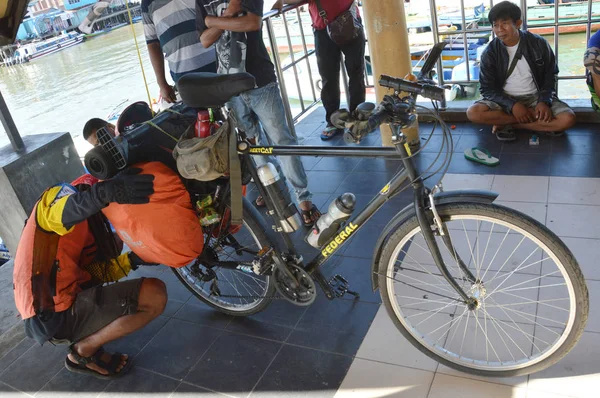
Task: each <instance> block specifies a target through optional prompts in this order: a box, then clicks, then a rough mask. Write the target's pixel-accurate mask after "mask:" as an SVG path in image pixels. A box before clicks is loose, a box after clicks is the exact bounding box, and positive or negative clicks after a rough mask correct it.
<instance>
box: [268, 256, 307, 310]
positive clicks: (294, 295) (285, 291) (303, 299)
mask: <svg viewBox="0 0 600 398" xmlns="http://www.w3.org/2000/svg"><path fill="white" fill-rule="evenodd" d="M288 269H289V270H290V272H291V273H292V274H293V275H294V277H295V278H296V280H297V281H298V282H299V283H300V285H299V286H298V287H296V288H295V289H294V288H292V287H291V286H290V282H292V281H291V280H290V278H289V277H288V276H287V275H285V274H284V273H283V272H281V271H280V270H279V268H275V269H274V270H273V278H274V281H275V288H276V289H277V291H278V292H279V294H281V296H282V297H283V298H284V299H286V300H288V301H289V302H291V303H292V304H295V305H298V306H308V305H311V304H312V303H313V302H314V301H315V299H316V298H317V286H316V285H315V281H314V280H313V278H312V277H311V276H310V275H309V274H308V273H306V271H304V269H302V268H300V267H298V266H296V265H288Z"/></svg>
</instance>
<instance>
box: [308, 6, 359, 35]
mask: <svg viewBox="0 0 600 398" xmlns="http://www.w3.org/2000/svg"><path fill="white" fill-rule="evenodd" d="M316 2H317V8H318V9H319V15H320V16H321V18H323V21H325V25H327V34H328V35H329V37H330V38H331V40H332V41H333V42H334V43H335V44H337V45H338V46H344V45H346V44H348V43H350V42H351V41H353V40H354V39H356V38H357V37H358V36H360V35H361V34H362V30H363V26H362V23H361V21H360V18H359V17H358V13H357V11H358V7H356V5H355V4H354V2H353V3H352V4H351V5H350V8H349V9H347V10H346V11H344V12H343V13H341V14H340V15H338V17H337V18H336V19H335V20H333V21H331V22H329V20H328V19H327V13H326V12H325V10H324V9H323V7H322V6H321V1H320V0H316Z"/></svg>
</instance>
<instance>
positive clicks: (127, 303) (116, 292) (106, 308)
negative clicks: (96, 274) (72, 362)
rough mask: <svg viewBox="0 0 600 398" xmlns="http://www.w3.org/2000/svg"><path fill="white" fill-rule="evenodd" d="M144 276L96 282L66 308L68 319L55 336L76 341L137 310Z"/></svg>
mask: <svg viewBox="0 0 600 398" xmlns="http://www.w3.org/2000/svg"><path fill="white" fill-rule="evenodd" d="M143 280H144V278H140V279H131V280H127V281H123V282H117V283H113V284H110V285H106V286H96V287H92V288H90V289H86V290H84V291H82V292H81V293H79V294H78V295H77V297H76V298H75V302H74V303H73V305H72V306H71V308H69V309H68V310H67V311H66V319H65V322H64V324H63V326H62V328H61V330H60V331H59V332H58V333H56V335H55V339H56V340H68V341H69V342H71V343H76V342H78V341H79V340H81V339H84V338H85V337H87V336H89V335H91V334H94V333H96V332H97V331H98V330H100V329H102V328H103V327H105V326H106V325H108V324H110V323H112V322H113V321H114V320H116V319H117V318H120V317H122V316H125V315H131V314H135V313H136V312H137V307H138V297H139V295H140V289H141V287H142V281H143Z"/></svg>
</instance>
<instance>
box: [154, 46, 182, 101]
mask: <svg viewBox="0 0 600 398" xmlns="http://www.w3.org/2000/svg"><path fill="white" fill-rule="evenodd" d="M147 46H148V55H149V56H150V63H151V64H152V69H153V70H154V76H156V82H157V83H158V87H159V88H160V96H161V97H162V98H163V99H164V100H165V101H167V102H169V103H171V102H174V101H176V100H177V98H176V96H175V92H174V91H173V87H171V86H170V85H169V83H167V79H166V77H165V55H164V54H163V51H162V48H161V47H160V43H159V42H158V41H153V42H150V43H148V44H147Z"/></svg>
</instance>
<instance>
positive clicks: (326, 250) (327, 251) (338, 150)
mask: <svg viewBox="0 0 600 398" xmlns="http://www.w3.org/2000/svg"><path fill="white" fill-rule="evenodd" d="M393 131H394V137H393V138H394V139H393V143H394V146H395V147H394V148H389V147H388V148H386V147H341V146H340V147H336V146H330V147H322V146H289V145H286V146H283V145H281V146H254V145H249V144H248V143H247V142H245V141H241V142H239V143H238V152H239V153H241V154H242V161H243V162H244V163H245V164H246V165H247V167H248V170H249V172H250V174H251V175H252V177H253V178H254V181H255V182H256V185H257V188H258V190H259V193H260V194H261V195H262V196H263V198H265V203H266V205H267V208H268V209H269V212H270V214H274V212H275V210H274V208H273V206H272V205H271V203H272V198H270V196H269V193H268V191H267V190H266V189H264V187H263V186H262V184H260V179H259V178H258V173H257V170H256V167H255V166H254V163H253V162H252V160H251V156H271V155H274V156H323V157H341V156H351V157H359V158H382V157H387V158H390V159H400V160H402V163H403V165H404V169H403V170H401V171H399V172H398V173H397V174H396V175H394V176H393V177H392V179H391V180H390V181H389V182H388V183H387V184H386V185H385V186H383V187H382V189H381V190H380V191H379V192H378V193H377V195H376V196H375V197H374V198H373V199H371V201H370V202H369V203H368V204H367V205H366V207H365V208H364V209H362V210H361V211H360V212H359V213H358V214H356V215H355V216H354V217H353V218H351V219H350V220H349V221H348V222H347V223H346V224H345V226H344V228H343V229H342V230H340V231H339V232H338V233H337V234H336V235H335V236H334V237H332V238H331V239H329V241H328V242H327V243H326V244H325V245H323V246H322V247H321V249H320V253H319V254H318V255H317V256H316V257H315V258H313V259H312V260H311V261H310V262H309V263H308V264H307V265H306V266H305V267H304V268H305V270H306V271H307V272H308V273H310V274H312V275H313V277H314V278H315V280H316V281H317V282H318V283H319V285H320V286H321V288H322V289H323V291H324V292H325V294H326V295H327V297H328V298H330V299H332V298H333V297H334V295H333V291H332V290H331V288H330V286H329V284H328V283H327V281H326V280H325V278H324V276H323V275H322V274H321V273H320V271H319V267H320V266H321V265H323V264H324V263H325V262H326V261H327V260H329V259H330V258H331V257H332V256H333V255H334V254H335V253H336V252H337V251H338V250H339V248H340V247H342V246H343V245H344V244H345V243H346V242H347V241H348V240H349V238H350V237H352V236H354V235H355V234H356V232H357V231H359V230H360V229H361V228H362V227H363V226H364V225H365V224H366V223H367V221H368V220H369V219H370V218H371V216H372V215H373V214H375V213H376V212H377V211H379V209H381V207H382V206H383V205H384V204H385V203H386V202H387V201H388V200H390V199H391V198H392V197H394V196H395V194H397V193H398V192H399V190H400V187H401V186H402V184H403V183H404V182H405V181H406V180H408V181H410V183H411V185H412V188H413V190H414V192H415V196H414V206H415V210H416V214H417V217H418V220H419V224H420V225H421V230H422V233H423V236H424V238H425V240H426V242H427V245H428V247H429V249H430V250H431V253H432V255H433V258H434V260H435V262H436V265H437V267H438V268H439V270H440V272H441V273H442V275H443V276H444V278H445V279H446V280H447V281H448V283H449V284H450V285H451V286H452V287H453V288H454V289H455V290H456V291H457V292H458V294H459V295H460V296H461V298H462V299H463V300H464V301H465V302H470V301H471V298H470V297H469V296H468V295H467V294H466V293H465V292H464V291H463V289H462V288H461V287H460V286H459V285H458V283H457V282H456V280H454V278H453V277H452V276H451V274H450V272H449V270H448V268H447V267H446V265H445V263H444V260H443V259H442V255H441V253H440V250H439V247H438V244H437V242H436V240H435V235H434V232H433V231H432V228H431V225H432V224H433V222H432V220H430V217H429V216H428V215H427V212H426V208H427V203H428V202H427V188H426V187H425V184H424V183H423V180H422V178H421V177H420V176H419V174H418V173H417V170H416V168H415V165H414V163H413V161H412V159H411V158H410V157H409V154H408V152H407V150H406V147H405V142H406V139H405V137H404V136H403V135H402V133H401V132H400V127H399V126H393ZM280 236H282V238H283V240H284V244H285V246H286V250H287V253H290V254H293V255H295V254H296V251H295V248H294V244H293V243H292V242H291V239H290V238H289V236H288V235H287V234H286V233H284V232H280ZM443 239H444V243H445V245H446V246H447V247H448V248H449V249H450V253H453V250H452V249H451V248H452V243H451V241H450V239H449V237H448V236H447V234H446V237H445V238H443ZM279 252H281V251H279ZM456 261H457V263H458V264H459V267H460V268H461V269H462V270H463V272H464V273H465V275H466V277H467V278H468V279H469V280H471V281H472V282H475V277H474V276H473V274H472V273H471V272H470V271H469V270H468V269H467V267H466V265H464V263H463V261H462V260H461V259H460V258H458V257H457V258H456Z"/></svg>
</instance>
